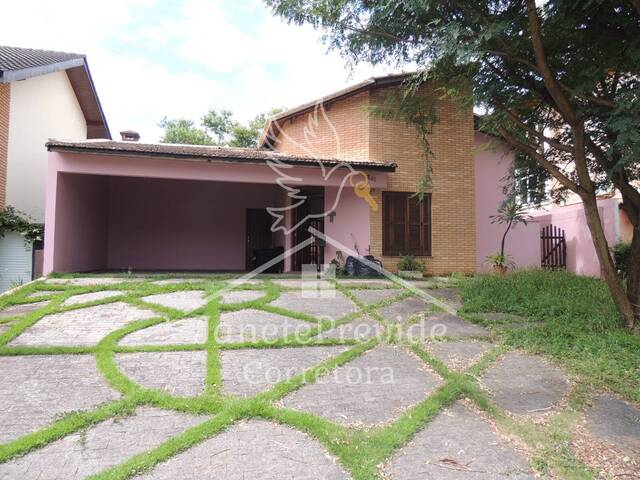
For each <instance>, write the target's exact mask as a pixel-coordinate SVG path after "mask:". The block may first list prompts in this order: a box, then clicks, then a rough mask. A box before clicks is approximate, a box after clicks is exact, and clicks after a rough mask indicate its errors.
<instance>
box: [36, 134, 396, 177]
mask: <svg viewBox="0 0 640 480" xmlns="http://www.w3.org/2000/svg"><path fill="white" fill-rule="evenodd" d="M47 149H48V150H49V151H56V152H75V153H88V154H98V155H120V156H128V157H154V158H165V159H176V160H193V161H206V162H213V161H216V162H223V163H224V162H227V163H249V164H258V165H259V164H264V163H266V162H267V160H279V161H281V162H284V163H287V164H290V165H298V166H307V167H318V166H319V164H318V162H322V163H323V165H325V166H329V165H338V164H340V163H343V162H346V163H349V164H351V165H353V166H358V167H362V168H365V169H367V170H379V171H387V172H393V171H394V170H395V169H396V164H395V163H390V162H376V161H370V160H354V161H352V160H348V161H347V160H340V159H336V158H313V157H305V156H300V155H287V154H284V153H279V152H274V151H271V150H267V149H261V148H239V147H217V146H210V145H181V144H173V143H139V142H116V141H113V140H111V141H106V140H84V141H66V140H49V141H48V142H47Z"/></svg>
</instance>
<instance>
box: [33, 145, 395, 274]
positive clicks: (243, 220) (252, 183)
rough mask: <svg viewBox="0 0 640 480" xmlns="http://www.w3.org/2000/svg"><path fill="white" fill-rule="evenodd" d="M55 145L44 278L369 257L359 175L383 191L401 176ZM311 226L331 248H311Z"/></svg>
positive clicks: (235, 155)
mask: <svg viewBox="0 0 640 480" xmlns="http://www.w3.org/2000/svg"><path fill="white" fill-rule="evenodd" d="M47 147H48V148H49V151H50V153H49V170H48V174H47V175H48V176H47V209H46V221H45V231H46V234H45V251H44V274H45V275H47V274H49V273H52V272H91V271H105V270H107V271H108V270H116V271H128V270H132V271H246V270H253V269H254V268H256V266H258V265H264V264H265V263H267V262H268V261H269V260H271V259H273V258H274V257H277V254H276V252H277V253H282V252H283V251H284V252H285V255H284V261H283V262H282V264H277V267H278V270H284V271H292V270H299V269H301V267H302V266H303V265H305V264H314V265H315V264H317V263H328V262H329V261H331V259H333V258H334V257H335V256H336V254H337V249H336V247H335V245H334V244H337V245H345V246H346V247H345V248H347V249H353V250H355V251H356V252H360V251H362V252H366V251H367V249H368V247H369V242H370V209H369V203H368V202H366V201H364V200H363V199H362V198H360V197H359V196H358V195H357V194H356V192H355V190H354V188H352V185H351V182H350V179H351V178H352V176H353V175H359V176H360V177H359V178H369V180H370V187H371V189H383V188H384V187H385V186H386V180H387V177H386V172H389V171H393V170H394V169H395V165H394V164H385V163H379V162H368V161H360V162H359V168H362V171H359V172H355V171H354V170H353V168H352V167H351V166H350V165H348V164H345V163H344V162H343V161H341V160H338V159H323V160H317V159H313V158H306V157H299V156H293V155H285V154H281V153H278V152H270V151H265V150H259V149H243V148H222V147H209V146H206V147H205V146H193V145H171V144H141V143H136V142H113V141H102V140H99V141H81V142H65V141H57V140H52V141H50V142H49V143H48V144H47ZM328 167H331V168H328ZM365 172H366V173H365ZM300 194H302V196H301V195H300ZM269 207H271V208H274V209H275V211H271V212H269V213H266V212H265V209H266V208H269ZM271 214H273V216H272V215H271ZM267 215H269V217H268V216H267ZM311 227H312V228H314V229H315V230H318V231H320V232H324V234H325V235H326V236H327V238H331V239H333V240H334V242H333V244H330V243H327V244H326V245H325V244H323V243H315V242H311V243H312V244H311V243H309V242H308V240H309V235H310V231H309V230H310V229H311ZM336 242H337V243H336ZM341 248H342V247H341ZM303 249H304V250H303Z"/></svg>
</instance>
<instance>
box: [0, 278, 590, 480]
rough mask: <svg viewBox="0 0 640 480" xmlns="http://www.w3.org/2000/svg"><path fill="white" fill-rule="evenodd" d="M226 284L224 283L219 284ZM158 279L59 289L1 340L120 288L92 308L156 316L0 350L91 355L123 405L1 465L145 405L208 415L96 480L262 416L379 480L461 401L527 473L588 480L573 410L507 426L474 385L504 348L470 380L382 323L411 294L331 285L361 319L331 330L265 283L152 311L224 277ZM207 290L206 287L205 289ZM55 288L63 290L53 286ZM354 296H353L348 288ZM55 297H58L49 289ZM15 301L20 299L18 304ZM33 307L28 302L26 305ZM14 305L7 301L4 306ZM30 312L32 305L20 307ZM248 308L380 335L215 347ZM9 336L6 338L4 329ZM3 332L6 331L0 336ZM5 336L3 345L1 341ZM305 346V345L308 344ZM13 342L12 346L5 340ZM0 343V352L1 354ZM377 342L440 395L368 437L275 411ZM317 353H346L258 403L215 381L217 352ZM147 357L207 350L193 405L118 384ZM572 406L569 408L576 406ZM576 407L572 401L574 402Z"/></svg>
mask: <svg viewBox="0 0 640 480" xmlns="http://www.w3.org/2000/svg"><path fill="white" fill-rule="evenodd" d="M224 278H225V279H226V278H231V277H224ZM157 279H158V278H157V277H154V278H152V279H148V280H146V281H142V282H139V281H136V282H128V283H123V284H117V285H107V286H99V287H95V286H92V287H78V286H66V287H61V288H59V290H60V293H59V294H57V295H56V296H54V300H53V301H52V303H51V304H50V305H48V306H47V307H45V308H43V309H41V310H38V311H36V312H32V313H31V314H29V315H26V316H25V317H23V318H22V319H20V320H19V321H18V323H17V324H16V325H15V329H14V331H13V333H12V334H11V335H9V336H7V338H9V337H10V339H12V338H15V336H17V335H19V334H20V333H21V332H22V331H23V330H24V329H26V328H28V327H29V326H31V325H33V324H34V323H36V322H37V321H38V320H39V319H40V318H42V317H43V316H44V315H46V314H49V313H57V312H59V311H67V310H73V309H76V308H85V307H86V306H87V304H82V305H79V306H75V305H74V306H69V307H62V306H61V303H62V302H63V301H64V300H65V299H66V298H68V297H69V296H72V295H76V294H81V293H89V292H93V291H99V290H107V289H109V290H110V289H114V290H115V289H117V290H125V292H126V293H125V295H124V296H120V297H113V298H108V299H104V300H101V301H97V302H92V303H91V305H93V304H104V303H111V302H113V301H125V302H127V303H129V304H131V305H136V306H141V307H142V306H144V307H145V308H148V309H150V310H152V311H154V312H155V313H157V314H158V317H156V318H151V319H145V320H139V321H135V322H132V323H129V324H128V325H126V326H125V327H123V328H121V329H119V330H117V331H114V332H112V333H110V334H109V335H107V336H106V337H105V338H104V339H103V340H102V341H101V342H99V344H98V345H96V346H94V347H7V346H3V347H0V355H36V354H70V353H78V354H81V353H83V354H92V355H95V357H96V359H97V364H98V368H99V371H100V372H101V374H102V375H103V376H104V377H105V378H106V380H107V381H108V383H109V384H110V385H111V386H112V387H113V388H115V389H116V390H118V391H120V392H121V394H122V395H123V397H122V398H121V399H120V400H118V401H116V402H112V403H110V404H108V405H104V406H100V407H98V408H96V409H94V410H91V411H88V412H78V413H72V414H69V415H67V416H65V417H64V418H62V419H60V420H58V421H56V422H54V423H52V424H51V425H49V426H48V427H45V428H44V429H42V430H40V431H38V432H34V433H31V434H28V435H26V436H24V437H21V438H19V439H17V440H15V441H13V442H10V443H8V444H5V445H1V446H0V462H3V461H7V460H9V459H11V458H13V457H15V456H17V455H22V454H24V453H26V452H28V451H30V450H33V449H35V448H40V447H42V446H44V445H46V444H48V443H51V442H53V441H55V440H57V439H59V438H61V437H64V436H65V435H69V434H71V433H73V432H76V431H79V430H83V429H86V428H89V427H90V426H91V425H94V424H96V423H99V422H101V421H104V420H106V419H108V418H111V417H114V416H120V415H130V414H131V413H132V412H133V411H134V410H135V408H136V407H138V406H141V405H152V406H155V407H158V408H164V409H173V410H177V411H181V412H187V413H191V414H206V415H212V417H210V418H209V419H208V420H206V421H204V422H203V423H202V424H199V425H197V426H195V427H192V428H190V429H188V430H186V431H185V432H183V433H182V434H180V435H177V436H175V437H173V438H171V439H169V440H167V441H166V442H164V443H162V444H161V445H159V446H158V447H157V448H154V449H152V450H150V451H147V452H144V453H141V454H139V455H136V456H134V457H132V458H130V459H129V460H127V461H126V462H124V463H123V464H121V465H117V466H115V467H113V468H111V469H108V470H106V471H104V472H101V473H99V474H97V475H94V476H93V477H91V478H93V479H125V478H130V477H131V476H134V475H136V474H137V473H139V472H142V471H145V470H149V469H151V468H153V466H155V465H156V464H158V463H160V462H162V461H164V460H166V459H168V458H170V457H172V456H175V455H176V454H178V453H180V452H182V451H184V450H186V449H188V448H190V447H191V446H193V445H196V444H197V443H200V442H202V441H204V440H206V439H208V438H211V437H213V436H214V435H216V434H217V433H219V432H221V431H222V430H224V429H226V428H228V427H229V426H230V425H232V424H233V423H234V422H236V421H238V420H240V419H243V418H253V417H259V418H264V419H267V420H272V421H276V422H280V423H283V424H285V425H289V426H291V427H293V428H297V429H299V430H302V431H305V432H307V433H308V434H310V435H311V436H313V437H315V438H316V439H318V440H319V441H320V442H321V443H322V444H323V445H324V446H325V447H326V448H327V449H328V451H329V452H331V453H332V454H334V455H335V456H337V457H338V459H339V460H340V462H341V463H342V465H343V466H344V467H345V468H346V470H347V471H348V472H349V473H350V474H351V476H352V477H353V478H355V479H362V480H365V479H377V478H380V473H379V465H381V464H383V463H384V462H386V461H387V460H388V459H389V458H390V457H391V456H392V455H393V454H394V452H395V451H396V450H397V449H398V448H401V447H402V446H403V445H405V444H406V442H408V441H409V440H410V439H411V438H412V437H413V435H415V434H416V433H417V432H418V431H419V430H421V429H422V428H424V427H425V425H426V424H428V422H429V421H430V420H432V419H433V418H435V417H436V416H437V415H438V414H439V413H440V412H441V411H442V409H443V408H445V407H447V406H449V405H451V404H452V403H454V402H455V401H456V400H458V399H461V398H465V397H466V398H469V399H471V400H472V401H473V402H474V403H475V404H476V405H477V406H478V408H479V409H481V410H483V411H485V412H486V414H487V415H488V416H489V417H491V418H492V419H493V420H494V421H495V422H496V424H498V425H499V426H500V428H501V429H503V430H504V431H506V432H508V433H510V434H513V435H515V436H517V437H518V438H520V439H521V440H522V441H524V442H525V443H526V444H527V445H528V446H529V447H530V449H531V452H532V455H533V456H532V465H533V466H534V467H535V468H536V469H537V470H539V471H542V472H545V471H549V470H552V471H553V472H554V473H556V474H557V473H558V472H561V473H562V475H561V478H576V479H583V478H593V477H592V476H590V475H591V473H590V472H589V471H588V470H586V468H585V467H584V466H582V464H580V462H578V461H577V460H576V459H575V457H573V456H572V453H571V451H570V450H569V449H568V447H567V445H568V440H567V439H568V438H570V433H565V432H570V430H571V428H570V427H571V426H572V425H574V424H575V421H577V418H578V413H577V412H578V411H579V408H575V409H573V408H570V409H568V410H566V411H565V410H563V411H562V412H561V413H559V414H557V415H555V416H554V417H553V419H552V421H551V422H550V424H549V425H543V426H539V425H535V424H534V423H532V422H528V421H526V420H514V419H512V418H511V417H510V416H508V415H506V414H505V413H504V412H501V411H500V410H499V409H498V408H497V407H496V406H495V405H494V404H493V403H491V401H490V399H489V397H488V396H487V395H486V393H485V392H484V391H482V390H481V389H480V388H479V387H478V385H477V383H476V382H477V378H478V377H479V376H480V375H481V374H482V373H483V372H484V371H485V370H486V369H487V368H489V366H490V365H491V364H492V363H493V362H495V361H496V360H497V359H498V358H499V356H500V355H501V354H503V353H504V352H506V351H507V350H508V349H509V348H511V347H510V346H499V347H498V348H496V349H493V350H490V351H489V352H486V353H485V354H484V355H483V357H482V358H481V360H480V361H479V362H478V363H477V364H476V365H474V366H473V367H471V368H470V369H469V370H468V371H467V372H464V373H457V372H451V371H449V370H448V369H447V367H446V366H445V365H444V364H443V363H442V362H440V361H439V360H437V359H436V358H435V357H433V356H432V355H430V354H429V352H427V351H426V350H425V349H424V348H423V346H422V345H421V344H419V343H408V342H407V340H406V339H405V338H404V337H403V335H402V328H403V327H402V326H401V325H396V324H394V323H389V322H387V321H386V320H385V319H384V318H383V317H382V316H381V315H380V314H379V313H378V312H377V309H379V308H382V307H383V306H386V305H390V304H392V303H394V302H396V301H399V300H402V299H404V298H407V297H410V296H412V294H411V293H410V292H402V293H401V294H399V295H398V296H396V297H393V298H389V299H385V300H383V301H381V302H378V303H376V304H374V305H365V304H363V303H361V302H359V301H357V298H356V297H354V295H353V294H352V293H351V290H352V289H350V288H346V287H344V286H343V285H341V284H339V282H338V284H337V289H338V291H340V292H342V293H343V294H345V295H346V296H347V297H348V298H349V299H351V300H352V301H353V302H354V303H355V304H356V306H357V307H358V311H356V312H353V313H350V314H347V315H345V316H344V317H342V318H341V319H338V320H337V321H336V322H327V321H326V320H324V321H323V320H321V319H318V318H315V317H313V316H311V315H307V314H303V313H300V312H294V311H290V310H287V309H283V308H278V307H273V306H272V305H269V304H268V302H270V301H272V300H273V299H275V298H276V297H277V296H278V295H279V293H280V292H283V291H289V289H287V288H285V287H281V286H278V285H276V284H274V283H272V282H270V281H269V280H267V281H266V282H265V284H264V285H260V286H256V285H241V286H235V287H234V288H233V289H234V290H265V291H266V297H262V298H260V299H257V300H254V301H251V302H243V303H241V304H222V303H220V302H219V301H218V299H217V298H215V297H209V298H211V301H210V302H209V303H208V304H207V305H206V306H204V307H202V308H200V309H198V310H196V311H193V312H180V311H177V310H173V309H166V308H164V307H157V306H155V307H154V306H150V304H148V303H147V302H144V301H142V300H140V299H141V298H142V297H144V296H147V295H152V294H157V293H170V292H174V291H181V290H204V291H205V292H206V293H207V294H212V293H215V292H216V291H218V290H220V289H222V288H225V287H226V286H227V284H225V283H224V282H223V281H221V277H216V278H215V279H210V280H209V281H208V282H203V283H195V282H194V283H187V284H173V285H167V286H158V285H153V284H151V283H150V282H152V281H155V280H157ZM205 283H206V284H205ZM56 287H60V286H59V285H56ZM48 288H49V285H48V284H43V283H42V282H37V283H36V284H35V285H29V289H30V290H38V289H48ZM355 289H359V288H354V289H353V290H355ZM56 290H58V289H56ZM22 294H23V292H22V291H20V292H18V295H20V296H21V295H22ZM16 300H17V301H22V299H21V298H20V299H16ZM29 300H31V301H33V299H29ZM9 302H11V300H9ZM23 303H29V302H23ZM246 308H255V309H257V310H263V311H267V312H271V313H277V314H280V315H285V316H288V317H291V318H295V319H299V320H304V321H307V322H310V323H311V324H312V325H313V326H312V328H311V329H310V331H309V332H312V333H313V334H317V333H320V332H322V331H326V330H327V329H329V328H334V327H336V326H337V325H341V324H345V323H348V322H349V321H353V320H354V319H356V318H360V317H364V316H368V317H370V318H373V319H374V320H377V321H378V322H379V323H380V324H381V325H382V326H383V327H384V329H385V330H384V332H385V333H384V335H383V336H381V337H378V338H373V339H369V340H366V341H344V340H337V339H313V338H312V337H313V335H312V334H311V333H309V332H307V333H309V335H308V338H306V339H298V340H296V339H295V338H293V337H285V338H284V339H278V340H276V341H275V342H274V341H271V340H269V341H258V342H241V343H232V344H224V343H218V342H216V340H215V336H213V335H212V334H211V332H213V331H215V329H216V327H217V326H218V323H219V319H220V314H222V313H223V312H227V311H237V310H240V309H246ZM196 315H205V316H207V317H208V327H209V334H208V337H207V341H206V343H205V344H191V345H158V346H121V345H118V342H119V340H120V339H121V338H123V337H124V336H126V335H128V334H130V333H132V332H134V331H137V330H140V329H143V328H148V327H150V326H153V325H157V324H160V323H162V322H167V321H172V320H177V319H179V318H187V317H190V316H196ZM10 331H11V330H10ZM6 333H9V331H8V332H5V334H6ZM2 339H3V336H0V340H2ZM309 340H312V341H311V342H310V343H309ZM7 341H10V340H7ZM7 341H5V342H4V343H1V342H0V345H4V344H5V343H6V342H7ZM380 343H392V344H398V345H402V346H403V347H405V348H407V349H409V350H411V351H413V353H414V354H416V355H417V356H418V357H419V358H420V359H421V360H422V361H424V362H425V363H426V364H427V365H429V366H430V367H431V368H433V370H435V371H436V372H437V373H438V374H439V375H440V376H441V377H442V378H443V379H444V383H443V384H442V385H441V386H440V387H438V388H437V389H436V390H435V391H434V392H433V393H432V394H431V395H430V396H428V397H427V398H426V399H425V400H423V401H422V402H420V403H419V404H418V405H415V406H413V407H411V408H409V409H407V410H406V411H405V412H404V413H403V414H401V415H400V417H399V418H398V419H396V420H395V421H394V422H393V423H391V424H390V425H385V426H381V427H374V428H371V429H364V430H362V429H355V428H347V427H343V426H341V425H338V424H335V423H333V422H331V421H329V420H326V419H323V418H321V417H318V416H315V415H311V414H308V413H304V412H297V411H293V410H289V409H284V408H279V407H277V405H275V404H276V402H277V401H278V400H280V399H281V398H283V397H284V396H286V395H288V394H289V393H291V392H292V391H294V390H296V389H298V388H301V387H303V386H304V385H305V384H306V383H309V382H313V381H315V379H316V378H318V377H320V376H323V375H327V374H329V373H330V372H331V371H332V370H333V369H335V368H338V367H339V366H341V365H344V364H345V363H347V362H350V361H352V360H353V359H355V358H357V357H358V356H359V355H361V354H362V353H364V352H365V351H367V350H370V349H372V348H375V347H376V346H377V345H378V344H380ZM316 345H344V346H346V347H348V349H347V350H346V351H344V352H342V353H341V354H339V355H337V356H335V357H332V358H330V359H328V360H326V361H324V362H322V363H320V364H318V365H316V366H314V367H312V368H310V369H308V370H307V371H306V372H304V373H303V374H300V375H297V376H295V377H293V378H290V379H287V380H285V381H283V382H281V383H279V384H277V385H275V386H273V388H271V389H270V390H268V391H266V392H262V393H260V394H258V395H257V396H255V397H253V398H249V399H244V398H235V397H231V396H229V395H225V394H223V392H222V389H221V387H222V378H221V373H220V350H222V349H238V348H285V347H294V346H295V347H299V348H302V347H305V346H316ZM146 351H148V352H152V351H206V352H207V373H206V379H205V391H204V394H203V395H201V396H198V397H190V398H184V397H172V396H170V395H168V394H165V393H163V392H159V391H155V390H149V389H146V388H144V387H142V386H141V385H138V384H136V383H135V382H133V381H131V380H130V379H129V378H127V377H126V376H124V375H123V374H122V373H121V372H120V370H119V369H118V367H117V363H116V361H115V354H116V353H121V352H146ZM574 403H576V402H574ZM577 403H579V402H577Z"/></svg>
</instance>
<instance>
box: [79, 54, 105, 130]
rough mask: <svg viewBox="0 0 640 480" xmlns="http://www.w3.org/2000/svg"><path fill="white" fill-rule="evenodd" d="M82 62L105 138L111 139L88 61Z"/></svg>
mask: <svg viewBox="0 0 640 480" xmlns="http://www.w3.org/2000/svg"><path fill="white" fill-rule="evenodd" d="M83 60H84V62H83V64H84V71H85V73H86V74H87V78H88V79H89V84H90V85H91V91H92V92H93V98H95V100H96V104H97V106H98V111H99V112H100V119H101V120H102V124H103V125H104V129H105V131H106V132H107V139H108V140H111V130H110V129H109V124H108V123H107V117H106V116H105V114H104V110H103V109H102V104H101V103H100V97H99V96H98V92H97V91H96V85H95V83H93V77H92V76H91V70H90V69H89V62H87V59H86V58H84V59H83Z"/></svg>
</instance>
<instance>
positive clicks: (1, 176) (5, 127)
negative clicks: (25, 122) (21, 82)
mask: <svg viewBox="0 0 640 480" xmlns="http://www.w3.org/2000/svg"><path fill="white" fill-rule="evenodd" d="M10 98H11V84H9V83H0V210H2V209H4V207H5V201H6V198H7V195H6V194H7V149H8V147H9V101H10Z"/></svg>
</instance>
